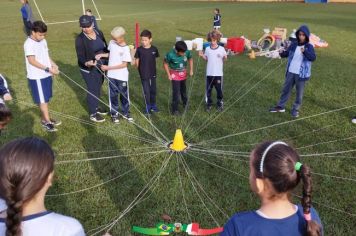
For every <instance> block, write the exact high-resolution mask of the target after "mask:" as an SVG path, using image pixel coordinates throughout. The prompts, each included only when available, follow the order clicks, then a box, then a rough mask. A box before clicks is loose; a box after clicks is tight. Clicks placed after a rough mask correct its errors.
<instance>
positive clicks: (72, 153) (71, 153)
mask: <svg viewBox="0 0 356 236" xmlns="http://www.w3.org/2000/svg"><path fill="white" fill-rule="evenodd" d="M154 148H157V147H141V148H127V149H111V150H95V151H80V152H67V153H57V154H56V156H69V155H81V154H92V153H103V152H116V151H118V152H119V151H128V150H142V149H154Z"/></svg>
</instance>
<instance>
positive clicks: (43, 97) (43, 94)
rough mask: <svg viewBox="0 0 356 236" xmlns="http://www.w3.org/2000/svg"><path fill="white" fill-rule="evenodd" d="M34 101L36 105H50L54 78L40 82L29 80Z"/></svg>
mask: <svg viewBox="0 0 356 236" xmlns="http://www.w3.org/2000/svg"><path fill="white" fill-rule="evenodd" d="M28 85H29V87H30V90H31V94H32V98H33V101H34V102H35V103H36V104H41V103H48V102H49V100H50V99H51V98H52V76H49V77H47V78H44V79H40V80H32V79H29V80H28Z"/></svg>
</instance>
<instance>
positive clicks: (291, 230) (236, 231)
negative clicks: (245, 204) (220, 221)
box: [220, 141, 323, 236]
mask: <svg viewBox="0 0 356 236" xmlns="http://www.w3.org/2000/svg"><path fill="white" fill-rule="evenodd" d="M299 159H300V158H299V155H298V153H297V152H296V151H295V150H294V149H293V148H291V147H290V146H288V144H286V143H284V142H280V141H277V142H264V143H262V144H260V145H258V146H257V147H256V148H255V149H254V150H253V151H252V153H251V155H250V178H249V179H250V186H251V189H252V191H254V192H255V193H256V194H257V195H258V196H259V198H260V200H261V207H260V208H259V209H258V210H256V211H246V212H241V213H237V214H235V215H234V216H233V217H232V218H231V219H230V220H229V221H228V222H227V223H226V225H225V227H224V231H223V232H222V233H221V234H220V235H221V236H247V235H248V236H257V235H258V236H270V235H274V236H285V235H289V236H304V235H307V236H320V235H323V228H322V225H321V221H320V218H319V215H318V213H317V211H316V210H315V209H314V208H313V207H312V179H311V170H310V168H309V167H308V166H307V165H305V164H302V163H300V162H299ZM300 181H301V182H302V183H303V186H302V189H303V194H302V199H301V204H299V205H295V204H293V203H292V202H291V201H290V195H291V193H292V192H293V190H294V189H295V188H296V187H297V186H298V184H299V182H300Z"/></svg>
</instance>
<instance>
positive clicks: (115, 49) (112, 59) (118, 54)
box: [108, 40, 131, 81]
mask: <svg viewBox="0 0 356 236" xmlns="http://www.w3.org/2000/svg"><path fill="white" fill-rule="evenodd" d="M108 49H109V51H110V55H109V66H117V65H120V64H122V63H123V62H131V54H130V48H129V47H128V46H127V45H125V46H120V45H118V44H117V43H116V42H115V41H113V40H111V41H110V43H109V46H108ZM108 77H109V78H112V79H117V80H121V81H129V71H128V69H127V67H125V68H122V69H116V70H109V71H108Z"/></svg>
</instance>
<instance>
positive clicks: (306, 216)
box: [304, 213, 311, 221]
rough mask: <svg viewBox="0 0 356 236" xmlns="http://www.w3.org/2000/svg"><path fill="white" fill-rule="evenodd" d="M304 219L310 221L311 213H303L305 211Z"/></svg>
mask: <svg viewBox="0 0 356 236" xmlns="http://www.w3.org/2000/svg"><path fill="white" fill-rule="evenodd" d="M304 219H305V220H306V221H311V214H310V213H308V214H305V213H304Z"/></svg>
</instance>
